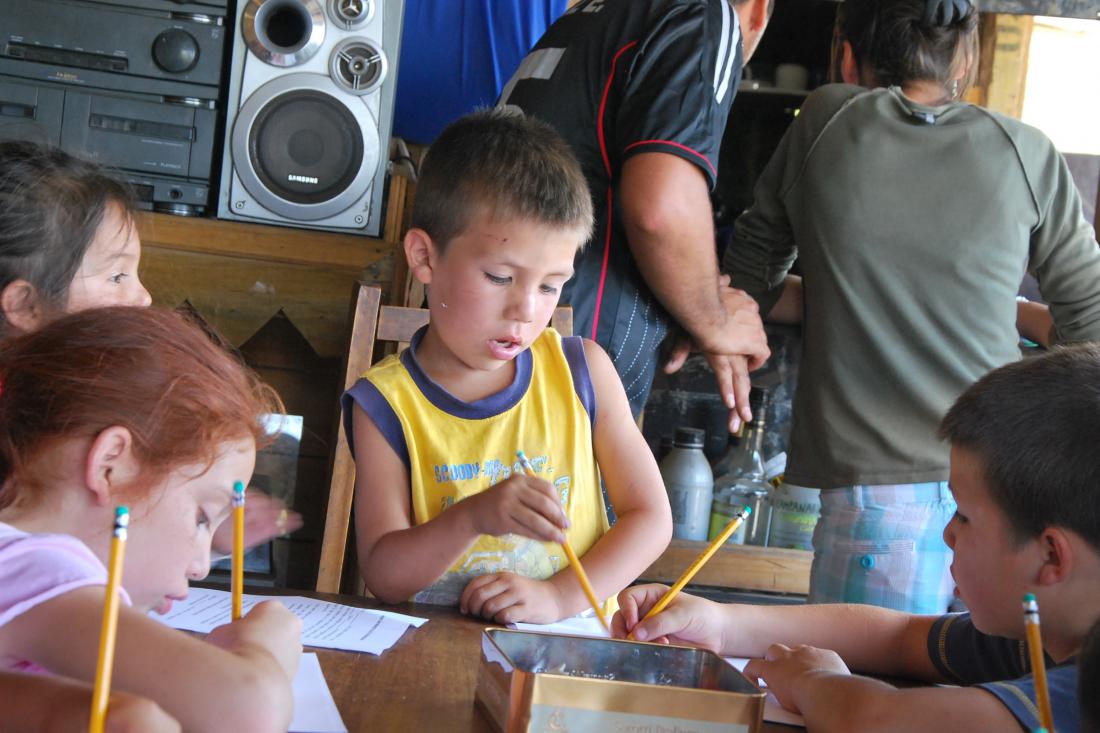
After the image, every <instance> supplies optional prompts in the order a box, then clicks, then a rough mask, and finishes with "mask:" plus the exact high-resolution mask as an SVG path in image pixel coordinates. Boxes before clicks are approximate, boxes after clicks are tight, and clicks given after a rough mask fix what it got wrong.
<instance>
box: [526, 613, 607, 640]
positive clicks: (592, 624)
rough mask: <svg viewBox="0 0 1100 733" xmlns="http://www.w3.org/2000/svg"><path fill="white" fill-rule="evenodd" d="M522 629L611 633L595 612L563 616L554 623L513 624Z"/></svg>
mask: <svg viewBox="0 0 1100 733" xmlns="http://www.w3.org/2000/svg"><path fill="white" fill-rule="evenodd" d="M512 626H514V627H515V628H517V629H519V630H520V631H546V632H550V633H554V634H571V635H573V636H600V637H603V638H605V639H606V638H608V637H610V636H611V634H610V633H609V632H608V631H607V630H606V629H605V628H604V627H603V624H601V623H600V620H599V619H598V618H596V616H595V614H592V615H588V616H585V615H581V616H573V617H571V618H563V619H562V620H561V621H556V622H554V623H552V624H519V623H517V624H512Z"/></svg>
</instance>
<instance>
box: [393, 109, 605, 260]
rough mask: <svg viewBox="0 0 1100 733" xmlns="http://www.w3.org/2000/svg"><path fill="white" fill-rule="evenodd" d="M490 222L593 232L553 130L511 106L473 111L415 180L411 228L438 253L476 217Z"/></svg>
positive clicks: (583, 193)
mask: <svg viewBox="0 0 1100 733" xmlns="http://www.w3.org/2000/svg"><path fill="white" fill-rule="evenodd" d="M483 209H484V210H488V212H489V214H490V215H491V216H492V217H494V218H497V219H501V218H516V219H525V220H530V221H536V222H539V223H541V224H547V225H550V226H557V227H561V228H563V229H577V230H580V231H582V232H583V234H582V237H581V243H583V242H584V241H585V240H587V239H588V236H589V234H590V232H591V229H592V198H591V195H590V194H589V192H588V184H587V183H586V181H585V178H584V173H583V172H582V171H581V167H580V164H579V163H578V162H577V159H576V157H575V156H574V155H573V152H572V151H571V150H570V148H569V145H568V144H567V143H566V142H565V140H564V139H562V137H561V136H560V135H559V134H558V133H557V131H555V130H554V128H553V127H551V126H550V125H548V124H546V123H545V122H542V121H540V120H537V119H535V118H533V117H528V116H525V115H524V114H523V113H522V112H521V111H519V110H518V109H517V108H515V107H498V108H494V109H485V110H479V111H477V112H473V113H471V114H468V115H466V116H465V117H462V118H460V119H459V120H457V121H455V122H453V123H452V124H450V125H449V126H448V127H447V128H446V129H445V130H443V132H442V133H440V135H439V138H438V139H437V140H436V141H435V142H434V143H432V146H431V148H429V150H428V155H427V157H425V159H424V164H423V166H422V170H421V173H420V180H419V182H418V183H417V187H416V201H415V203H414V204H413V212H412V222H411V223H412V226H413V227H416V228H419V229H423V230H424V231H425V232H427V233H428V236H430V237H431V238H432V241H433V242H435V244H436V246H437V247H439V248H441V249H444V248H446V246H447V244H448V243H449V242H450V241H451V240H452V239H454V238H455V237H456V236H458V235H459V234H461V233H462V232H463V231H464V230H465V229H466V227H467V226H468V225H469V223H470V219H471V218H472V217H473V216H475V215H476V214H477V213H478V212H479V211H480V210H483Z"/></svg>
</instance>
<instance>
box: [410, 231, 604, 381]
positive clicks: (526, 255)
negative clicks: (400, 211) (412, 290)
mask: <svg viewBox="0 0 1100 733" xmlns="http://www.w3.org/2000/svg"><path fill="white" fill-rule="evenodd" d="M582 238H583V232H581V231H580V230H577V229H562V228H561V227H557V226H552V225H548V224H544V223H541V222H536V221H531V220H526V219H504V220H496V219H493V218H490V216H489V215H488V214H486V213H481V214H479V215H477V216H475V217H473V218H472V219H471V221H470V224H469V226H467V227H466V229H465V230H464V231H463V232H462V233H461V234H459V235H458V236H457V237H455V238H454V239H453V240H451V242H450V243H449V244H448V245H447V248H446V250H445V251H444V252H442V253H439V251H438V250H436V254H435V258H434V263H433V267H432V276H431V284H430V287H431V291H432V299H431V300H432V316H431V318H432V321H431V323H432V329H431V330H432V331H433V332H434V334H433V335H434V336H436V337H438V338H439V340H440V341H442V342H443V344H444V345H445V347H446V352H447V353H448V357H449V358H452V359H455V360H456V363H455V366H458V365H462V366H464V367H465V368H467V369H473V370H479V371H488V370H495V369H498V368H500V367H501V366H503V365H504V364H506V363H508V362H510V361H511V360H512V359H514V358H515V357H516V356H517V355H518V354H519V353H520V352H522V351H523V350H524V349H526V348H528V347H529V346H530V345H531V343H532V342H533V341H534V340H535V339H536V338H538V336H539V334H540V333H542V330H543V329H544V328H545V327H546V325H547V323H548V322H549V320H550V316H551V315H553V312H554V308H555V306H557V304H558V298H559V297H560V295H561V288H562V286H563V285H564V284H565V282H566V281H567V280H568V279H569V278H570V277H572V275H573V257H574V255H575V254H576V252H577V248H578V246H579V245H580V243H581V241H582ZM444 303H445V304H446V307H443V306H442V304H444Z"/></svg>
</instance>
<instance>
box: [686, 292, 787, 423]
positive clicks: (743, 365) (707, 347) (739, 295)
mask: <svg viewBox="0 0 1100 733" xmlns="http://www.w3.org/2000/svg"><path fill="white" fill-rule="evenodd" d="M718 289H719V296H720V297H721V300H722V305H723V306H724V307H725V309H726V316H727V318H726V323H725V325H724V326H723V327H722V329H721V330H720V331H718V332H717V333H714V334H706V335H705V338H704V337H703V335H700V336H699V337H698V338H696V339H692V338H691V337H689V336H687V335H684V336H682V337H680V338H679V339H678V341H677V342H676V345H675V346H674V347H673V349H672V351H671V353H670V355H669V359H668V361H667V362H666V363H665V367H664V371H665V373H666V374H672V373H673V372H675V371H677V370H678V369H680V367H682V366H683V365H684V361H686V360H687V357H688V354H690V353H691V351H692V350H698V351H701V352H702V353H703V356H704V357H705V358H706V360H707V363H708V364H710V367H711V369H712V370H713V371H714V377H715V379H716V380H717V382H718V393H719V394H720V395H722V401H723V402H724V403H725V404H726V407H728V408H729V410H730V432H733V431H735V430H737V428H738V427H740V424H741V421H742V420H744V421H746V422H747V421H749V420H751V419H752V412H751V410H750V409H749V390H750V389H751V387H752V383H751V381H750V380H749V372H751V371H755V370H756V369H759V368H760V367H761V366H763V364H764V362H766V361H767V359H768V357H769V356H771V350H770V349H769V348H768V335H767V334H766V333H765V332H764V322H763V321H762V320H761V319H760V309H759V307H758V306H757V304H756V301H755V300H753V299H752V298H751V297H750V296H749V295H748V294H747V293H745V292H744V291H743V290H737V289H735V288H731V287H730V286H729V276H728V275H722V276H720V277H719V278H718Z"/></svg>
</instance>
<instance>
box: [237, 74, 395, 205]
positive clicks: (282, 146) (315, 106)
mask: <svg viewBox="0 0 1100 733" xmlns="http://www.w3.org/2000/svg"><path fill="white" fill-rule="evenodd" d="M231 147H232V154H233V162H234V165H235V166H236V169H237V175H238V176H239V177H240V179H241V183H242V184H243V185H244V187H245V189H247V191H248V192H249V194H251V195H252V197H253V198H254V199H255V200H256V202H257V203H259V204H260V205H261V206H263V207H264V208H266V209H268V210H270V211H273V212H275V213H277V214H279V215H281V216H285V217H287V218H290V219H298V220H304V221H312V220H316V219H323V218H326V217H329V216H334V215H336V214H339V213H341V212H343V211H344V210H346V209H347V208H348V207H349V206H351V205H352V204H353V203H355V202H356V201H357V200H359V199H360V198H361V197H362V196H363V194H364V193H366V192H367V190H368V189H369V187H370V185H371V182H372V181H373V177H374V172H375V170H376V169H377V166H378V161H379V141H378V127H377V124H376V123H375V121H374V118H373V117H372V116H371V114H370V112H369V110H368V109H367V107H366V105H364V104H363V102H362V100H361V99H360V98H359V97H348V96H347V94H346V93H345V92H343V91H340V90H339V88H338V87H337V86H336V85H335V84H333V82H332V81H331V80H330V79H329V78H328V77H326V76H322V75H320V74H306V73H300V74H290V75H287V76H284V77H281V78H278V79H275V80H274V81H271V82H268V83H267V84H265V85H263V86H262V87H260V88H259V89H257V90H256V91H255V92H254V93H253V94H252V96H250V97H249V98H248V100H247V101H246V102H245V103H244V105H242V106H241V110H240V112H239V114H238V116H237V119H236V121H235V123H234V125H233V136H232V142H231Z"/></svg>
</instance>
